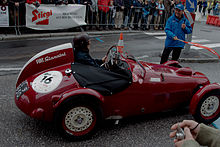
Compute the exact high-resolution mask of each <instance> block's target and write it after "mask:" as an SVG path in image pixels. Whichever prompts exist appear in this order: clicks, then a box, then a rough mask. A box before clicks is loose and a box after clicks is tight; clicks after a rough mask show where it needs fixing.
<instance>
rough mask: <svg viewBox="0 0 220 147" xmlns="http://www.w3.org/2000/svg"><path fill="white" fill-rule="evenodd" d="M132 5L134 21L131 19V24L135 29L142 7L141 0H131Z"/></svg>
mask: <svg viewBox="0 0 220 147" xmlns="http://www.w3.org/2000/svg"><path fill="white" fill-rule="evenodd" d="M133 6H134V21H133V25H134V30H137V29H138V28H139V27H138V23H139V21H140V19H141V14H142V7H143V0H134V1H133Z"/></svg>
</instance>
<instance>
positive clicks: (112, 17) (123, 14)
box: [9, 5, 169, 35]
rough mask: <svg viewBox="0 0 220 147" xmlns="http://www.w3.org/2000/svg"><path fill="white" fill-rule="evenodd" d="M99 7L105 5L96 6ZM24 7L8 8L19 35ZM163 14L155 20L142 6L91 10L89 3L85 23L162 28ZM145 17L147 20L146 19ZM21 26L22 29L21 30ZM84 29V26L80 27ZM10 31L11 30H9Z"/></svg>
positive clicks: (22, 25) (100, 26)
mask: <svg viewBox="0 0 220 147" xmlns="http://www.w3.org/2000/svg"><path fill="white" fill-rule="evenodd" d="M98 7H99V8H101V7H103V9H105V8H106V6H100V5H99V6H98ZM24 10H25V9H23V10H22V11H21V9H20V8H19V7H16V6H14V7H13V8H12V7H10V8H9V22H10V25H9V28H14V30H15V34H16V35H21V32H23V31H25V30H27V29H28V28H26V25H25V11H24ZM163 12H164V13H163V15H162V16H161V18H160V21H159V22H156V21H155V19H157V18H158V17H157V16H154V15H152V16H150V15H149V16H148V18H144V17H143V12H142V7H133V8H124V10H120V11H116V7H115V6H109V11H108V12H107V13H106V12H104V11H100V9H98V12H97V11H95V10H93V9H92V8H91V7H90V6H89V5H87V7H86V20H85V21H86V23H87V26H88V27H89V29H92V28H93V27H95V29H97V30H100V29H121V28H124V29H141V28H143V27H146V28H147V27H151V28H152V27H155V26H161V28H162V29H163V28H164V24H165V22H166V20H167V19H168V17H169V15H168V14H167V13H166V12H165V10H164V11H163ZM146 19H147V20H146ZM21 28H22V31H21ZM82 28H83V29H84V30H85V28H86V26H83V27H82ZM29 31H30V29H29ZM9 33H11V32H9Z"/></svg>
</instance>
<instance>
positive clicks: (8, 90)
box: [0, 22, 220, 147]
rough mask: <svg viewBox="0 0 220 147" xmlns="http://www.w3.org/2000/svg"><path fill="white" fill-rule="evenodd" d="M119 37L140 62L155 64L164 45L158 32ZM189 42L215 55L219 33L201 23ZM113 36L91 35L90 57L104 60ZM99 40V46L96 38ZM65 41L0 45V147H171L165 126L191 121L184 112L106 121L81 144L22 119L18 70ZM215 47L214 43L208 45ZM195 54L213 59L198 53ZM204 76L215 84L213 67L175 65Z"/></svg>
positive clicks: (215, 66) (216, 69)
mask: <svg viewBox="0 0 220 147" xmlns="http://www.w3.org/2000/svg"><path fill="white" fill-rule="evenodd" d="M157 33H159V34H156V33H155V32H151V33H149V32H139V33H125V34H124V44H125V48H126V50H127V51H128V52H129V53H131V54H133V55H134V56H136V57H137V58H138V59H140V60H145V61H150V62H155V63H158V62H159V61H160V56H159V55H160V53H161V51H162V50H163V47H164V33H163V31H161V32H157ZM193 36H194V37H193V41H194V42H197V43H200V44H204V45H207V46H208V45H210V44H212V45H210V47H212V48H213V49H215V50H216V51H217V52H218V53H220V45H219V44H220V42H219V38H220V29H219V28H217V27H214V26H208V25H205V24H204V23H202V22H201V23H198V24H196V29H195V30H194V34H193ZM118 38H119V34H109V35H92V47H91V48H92V50H91V54H92V56H93V57H96V58H100V57H102V56H104V54H105V53H106V50H107V49H108V48H109V47H110V46H111V45H113V44H115V43H117V41H118ZM100 39H101V40H102V41H104V42H100V41H99V40H100ZM71 40H72V38H70V37H57V38H39V39H30V40H20V41H1V42H0V44H1V46H0V63H1V64H0V91H1V92H0V114H1V117H0V130H1V133H0V138H1V139H0V144H1V146H4V147H8V146H106V147H109V146H149V147H152V146H154V147H170V146H173V142H172V139H170V138H169V132H170V126H171V125H172V124H173V123H175V122H178V121H182V120H183V119H193V118H192V116H191V115H190V114H188V110H187V108H182V109H178V110H172V111H168V112H163V113H156V114H151V115H145V116H138V117H131V118H127V119H124V120H122V121H120V122H119V125H114V123H113V122H111V121H107V122H105V124H103V126H102V127H101V128H100V129H99V130H98V132H97V134H95V136H93V138H92V139H90V140H86V141H82V142H68V141H66V140H63V139H62V138H61V137H60V136H59V135H58V133H57V132H56V129H55V128H54V125H53V123H48V122H41V121H37V120H34V119H32V118H30V117H28V116H26V115H25V114H24V113H23V112H21V111H20V110H19V109H18V108H17V107H16V105H15V103H14V93H15V83H16V78H17V76H18V73H19V69H21V68H22V66H23V65H24V64H25V62H27V61H28V59H30V58H31V57H32V56H33V55H35V54H36V53H38V52H40V51H42V50H44V49H46V48H49V47H53V46H55V45H59V44H62V43H66V42H71ZM214 44H215V45H214ZM193 49H195V50H198V51H199V52H203V53H205V54H208V55H209V56H211V57H214V55H212V54H211V53H210V52H207V51H206V50H204V49H198V48H194V47H193ZM181 64H182V65H183V66H188V67H191V68H192V69H195V70H198V71H200V72H203V73H205V74H206V75H207V76H208V77H209V79H210V81H211V82H219V83H220V78H219V73H220V64H219V63H181Z"/></svg>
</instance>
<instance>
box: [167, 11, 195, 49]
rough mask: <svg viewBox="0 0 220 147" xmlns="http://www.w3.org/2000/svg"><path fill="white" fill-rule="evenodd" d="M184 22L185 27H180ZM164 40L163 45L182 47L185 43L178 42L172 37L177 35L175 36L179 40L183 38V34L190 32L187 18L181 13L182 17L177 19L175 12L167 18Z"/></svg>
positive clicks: (190, 28)
mask: <svg viewBox="0 0 220 147" xmlns="http://www.w3.org/2000/svg"><path fill="white" fill-rule="evenodd" d="M183 23H185V24H186V28H185V29H182V27H181V26H182V24H183ZM165 32H166V35H167V37H166V41H165V47H182V48H184V45H185V43H183V42H180V41H178V40H173V37H175V36H177V38H179V39H181V40H185V34H191V33H192V27H191V25H190V23H189V21H188V19H187V18H186V17H185V16H184V15H183V17H182V18H181V19H180V20H179V19H178V18H177V17H176V16H175V13H174V14H173V15H172V16H171V17H170V18H169V19H168V20H167V22H166V27H165Z"/></svg>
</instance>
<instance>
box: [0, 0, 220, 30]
mask: <svg viewBox="0 0 220 147" xmlns="http://www.w3.org/2000/svg"><path fill="white" fill-rule="evenodd" d="M25 3H28V4H34V5H35V6H36V7H39V6H40V5H41V4H55V5H62V4H64V5H68V4H83V5H86V17H85V18H86V20H85V21H86V22H87V24H88V26H87V27H84V29H93V28H94V27H95V29H98V30H103V29H125V30H126V29H129V28H130V29H134V30H137V29H142V30H148V29H155V30H157V29H164V24H165V22H166V20H167V19H168V18H169V17H170V16H171V15H172V14H173V12H174V7H175V5H176V4H178V3H182V4H184V5H185V0H1V3H0V5H8V6H9V15H10V21H9V22H10V26H25ZM198 8H199V10H198V11H199V12H200V13H203V15H206V14H205V13H206V9H207V8H208V13H210V12H211V10H212V11H213V14H214V15H218V14H219V2H218V1H217V0H214V1H213V2H212V3H210V4H209V6H208V4H207V0H198ZM196 11H197V10H196Z"/></svg>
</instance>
